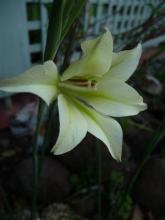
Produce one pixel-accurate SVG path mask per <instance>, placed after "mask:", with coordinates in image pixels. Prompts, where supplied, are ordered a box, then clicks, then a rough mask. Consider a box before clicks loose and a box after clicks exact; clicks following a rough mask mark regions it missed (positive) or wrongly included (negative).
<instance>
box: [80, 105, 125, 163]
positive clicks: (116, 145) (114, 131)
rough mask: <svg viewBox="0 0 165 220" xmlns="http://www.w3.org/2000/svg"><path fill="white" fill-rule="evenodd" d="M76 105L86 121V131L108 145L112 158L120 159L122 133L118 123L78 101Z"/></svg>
mask: <svg viewBox="0 0 165 220" xmlns="http://www.w3.org/2000/svg"><path fill="white" fill-rule="evenodd" d="M77 106H78V108H79V109H81V112H82V113H83V115H84V117H85V119H86V121H87V123H88V131H89V132H90V133H91V134H93V135H94V136H95V137H97V138H98V139H100V140H101V141H102V142H103V143H104V144H105V145H106V146H107V147H108V150H109V151H110V153H111V155H112V157H113V158H114V159H116V160H121V153H122V139H123V134H122V129H121V126H120V124H119V123H118V122H117V121H115V120H114V119H112V118H110V117H107V116H102V115H101V114H98V113H97V112H96V111H94V110H93V109H91V108H89V107H86V106H85V105H82V104H81V103H79V102H77Z"/></svg>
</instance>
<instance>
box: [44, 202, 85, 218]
mask: <svg viewBox="0 0 165 220" xmlns="http://www.w3.org/2000/svg"><path fill="white" fill-rule="evenodd" d="M41 216H42V219H44V220H87V219H85V218H83V217H81V216H78V215H76V214H75V213H74V212H73V211H72V210H71V209H70V208H69V206H67V205H65V204H57V203H54V204H52V205H50V206H48V207H47V208H46V209H45V210H44V211H43V213H42V215H41Z"/></svg>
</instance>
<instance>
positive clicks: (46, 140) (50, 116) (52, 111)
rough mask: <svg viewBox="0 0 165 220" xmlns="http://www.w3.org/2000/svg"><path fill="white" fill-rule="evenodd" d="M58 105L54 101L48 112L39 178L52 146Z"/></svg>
mask: <svg viewBox="0 0 165 220" xmlns="http://www.w3.org/2000/svg"><path fill="white" fill-rule="evenodd" d="M56 105H57V102H56V101H54V102H53V103H52V104H51V105H50V107H49V111H48V122H47V129H46V133H45V137H44V142H43V146H42V152H41V156H40V161H39V178H40V177H41V173H42V168H43V163H44V157H45V151H46V149H47V148H48V146H49V144H50V139H51V134H52V132H51V129H52V120H53V116H54V115H55V114H56V111H57V108H56Z"/></svg>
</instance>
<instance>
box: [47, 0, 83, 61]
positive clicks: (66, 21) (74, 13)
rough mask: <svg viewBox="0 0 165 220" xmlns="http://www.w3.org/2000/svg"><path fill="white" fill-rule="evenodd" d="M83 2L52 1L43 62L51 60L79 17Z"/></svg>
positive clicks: (79, 0)
mask: <svg viewBox="0 0 165 220" xmlns="http://www.w3.org/2000/svg"><path fill="white" fill-rule="evenodd" d="M84 3H85V1H84V0H72V1H70V0H54V2H53V5H52V13H51V16H50V21H49V26H48V35H47V43H46V49H45V55H44V60H45V61H46V60H53V59H54V57H55V55H56V53H57V50H58V48H59V46H60V44H61V42H62V40H63V39H64V37H65V36H66V34H67V32H68V31H69V29H70V27H71V25H72V24H73V22H74V21H75V19H76V18H77V17H78V16H79V15H80V12H81V9H82V7H83V5H84Z"/></svg>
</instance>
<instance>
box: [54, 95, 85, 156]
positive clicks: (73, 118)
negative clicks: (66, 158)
mask: <svg viewBox="0 0 165 220" xmlns="http://www.w3.org/2000/svg"><path fill="white" fill-rule="evenodd" d="M58 108H59V119H60V132H59V136H58V139H57V142H56V144H55V146H54V147H53V148H52V152H53V153H54V154H56V155H58V154H63V153H66V152H68V151H70V150H72V149H73V148H74V147H76V145H78V144H79V143H80V142H81V140H82V139H83V138H84V137H85V135H86V133H87V122H86V120H85V119H84V117H83V115H82V114H81V112H79V110H78V109H77V108H76V107H75V106H74V104H73V103H72V102H71V101H70V100H67V98H66V97H65V96H63V95H59V96H58Z"/></svg>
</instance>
